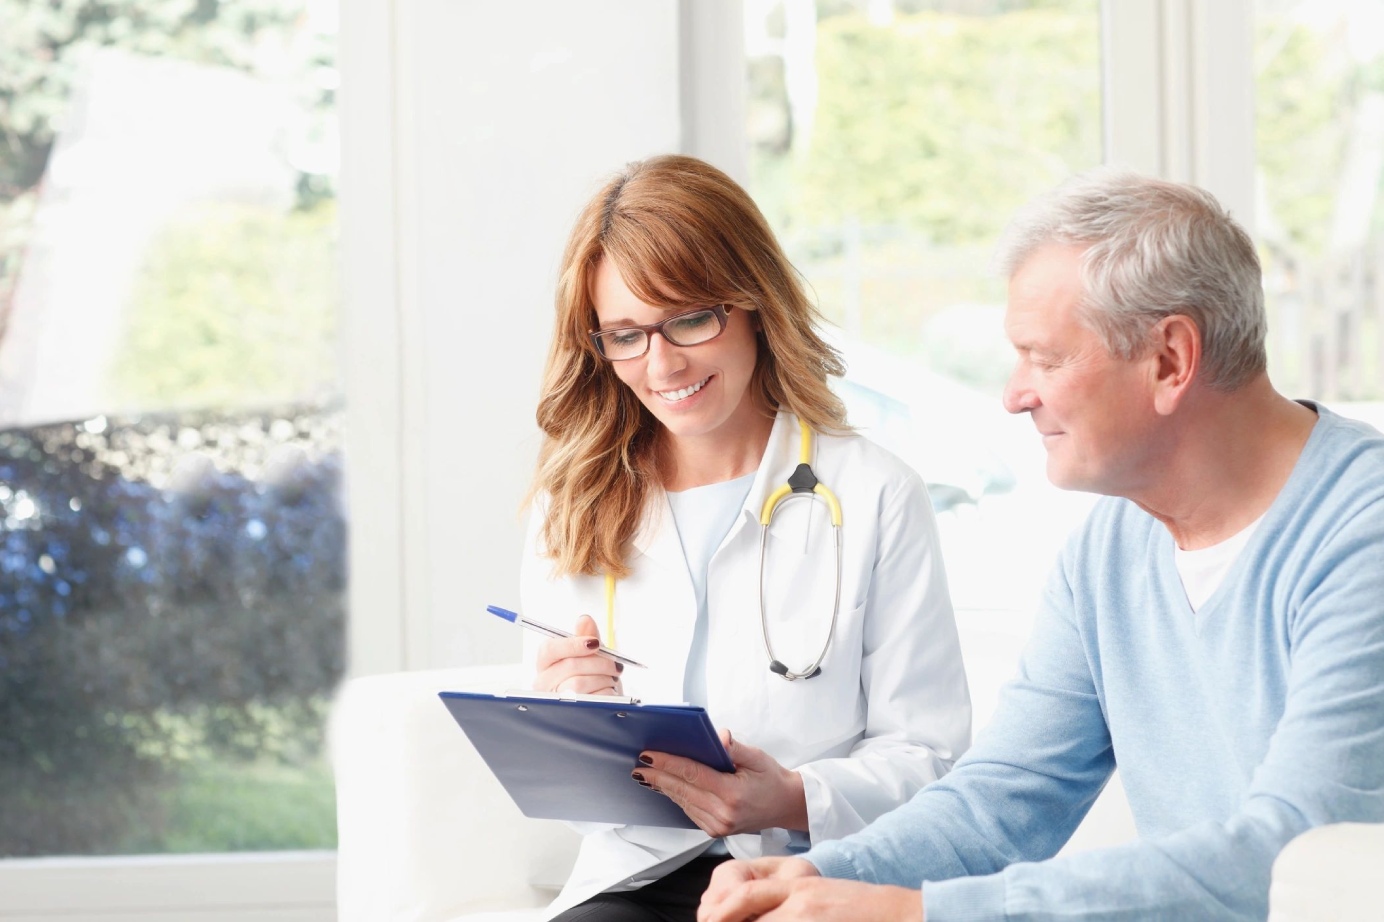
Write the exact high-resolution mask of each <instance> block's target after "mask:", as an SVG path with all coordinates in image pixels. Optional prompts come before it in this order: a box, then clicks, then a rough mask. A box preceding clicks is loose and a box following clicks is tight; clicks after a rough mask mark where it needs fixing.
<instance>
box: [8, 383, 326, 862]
mask: <svg viewBox="0 0 1384 922" xmlns="http://www.w3.org/2000/svg"><path fill="white" fill-rule="evenodd" d="M341 416H342V414H341V412H340V408H339V407H311V406H294V407H282V408H277V409H275V410H273V411H265V412H246V413H234V412H223V413H203V414H188V413H180V414H177V415H165V416H152V415H151V416H140V417H133V418H127V419H120V418H106V417H97V418H94V419H89V420H81V421H75V422H70V423H61V424H53V425H44V426H37V427H30V428H13V429H7V430H0V856H32V855H54V854H88V855H92V854H125V853H131V852H138V851H178V850H213V849H222V848H225V849H235V848H248V849H256V848H279V847H291V846H293V845H298V846H301V847H328V848H330V847H332V846H333V845H334V831H333V830H334V827H332V828H329V829H328V830H327V831H326V832H322V831H320V830H319V831H317V832H310V833H305V834H301V835H303V836H306V839H307V841H298V840H295V839H293V835H294V834H297V833H294V834H288V840H287V841H285V840H277V839H275V835H276V834H275V833H272V832H271V833H263V832H261V833H251V834H246V835H241V834H239V833H232V834H229V835H223V836H222V838H221V839H219V840H218V841H216V842H213V843H212V844H211V845H208V844H207V843H206V842H205V841H202V840H200V839H198V838H197V837H196V836H193V837H192V838H191V839H189V838H188V837H187V836H186V835H183V836H182V837H181V838H180V837H179V835H180V834H179V830H178V828H177V827H178V826H179V824H180V823H186V822H188V821H187V820H186V818H185V817H183V818H182V819H180V816H181V815H182V813H185V812H186V810H185V807H186V804H185V801H186V800H187V799H188V798H187V797H182V799H181V800H180V799H179V798H180V796H181V795H179V793H178V792H179V791H181V790H185V789H186V788H187V787H188V786H189V785H190V784H192V780H195V778H194V776H196V777H201V778H202V779H203V780H204V781H205V779H206V778H207V777H212V778H222V777H227V776H224V775H211V776H208V775H207V771H208V770H209V768H210V769H215V770H222V769H223V768H224V767H225V766H236V765H242V764H243V765H249V764H256V765H261V766H262V765H265V764H272V765H281V766H290V767H291V766H296V765H302V764H305V763H308V762H313V761H316V762H318V763H320V762H321V761H322V759H321V749H322V736H323V724H324V714H325V710H326V705H327V701H328V700H329V698H330V695H331V693H332V691H333V689H334V688H335V687H336V685H337V683H338V682H339V681H340V680H341V678H342V675H343V668H344V655H345V649H344V647H345V616H346V595H345V589H346V557H345V552H346V521H345V515H344V500H343V496H342V493H341V486H342V484H341V480H342V461H341V446H340V423H341ZM199 773H200V774H199ZM321 778H322V779H326V783H325V785H324V784H322V783H319V784H317V785H316V787H317V788H322V787H324V786H325V787H327V788H328V790H327V791H326V793H325V794H324V795H322V796H323V797H324V798H325V802H326V803H328V804H329V802H330V789H329V778H328V777H327V775H326V772H325V769H322V771H321ZM319 780H320V779H319ZM224 784H225V782H224V781H213V782H212V783H211V786H212V787H216V786H217V785H224ZM238 796H239V795H238ZM280 799H281V800H282V799H283V798H280ZM237 803H239V801H237ZM288 806H291V805H288ZM236 809H241V810H244V811H245V812H246V813H247V814H249V813H255V812H264V811H266V810H269V811H271V812H272V810H273V809H278V808H277V807H266V806H264V805H263V803H258V804H257V803H256V802H253V801H252V802H250V803H246V804H245V805H244V806H243V807H240V808H236ZM323 809H325V810H328V811H329V807H326V808H323ZM226 812H236V810H235V809H232V810H228V811H226ZM319 812H321V811H319ZM259 819H260V820H262V819H263V818H262V817H260V818H259ZM319 819H320V818H319ZM222 820H228V821H229V822H230V825H231V826H234V825H236V824H235V817H229V818H228V817H220V818H218V819H217V823H220V822H221V821H222ZM197 822H198V823H200V824H202V825H207V824H208V821H207V820H206V818H205V816H204V817H203V818H202V819H200V820H198V821H197ZM326 822H327V823H330V818H329V817H328V819H327V820H326ZM257 836H258V838H257ZM314 837H315V839H316V840H314ZM324 838H325V839H327V840H328V841H320V840H321V839H324ZM180 842H182V843H184V844H182V845H180V844H179V843H180Z"/></svg>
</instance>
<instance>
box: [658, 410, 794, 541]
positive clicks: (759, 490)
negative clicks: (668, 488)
mask: <svg viewBox="0 0 1384 922" xmlns="http://www.w3.org/2000/svg"><path fill="white" fill-rule="evenodd" d="M799 444H800V435H799V429H798V418H797V417H796V416H794V415H793V414H792V413H789V412H788V411H787V410H779V411H778V414H777V415H776V416H775V417H774V426H773V428H772V429H770V430H769V441H768V442H767V443H766V444H765V446H764V457H763V458H761V459H760V461H759V468H758V470H756V471H755V476H754V483H752V484H751V485H750V492H749V493H748V494H747V495H746V497H745V506H744V508H743V509H742V510H741V513H740V517H739V518H738V519H737V520H736V524H735V525H734V526H733V527H732V528H731V531H730V534H729V535H727V540H729V539H730V538H732V537H734V536H735V535H736V534H737V533H738V532H739V531H740V530H741V529H743V528H745V527H748V526H757V525H758V524H759V513H760V510H762V509H763V508H764V501H765V500H767V499H768V498H769V494H770V493H772V492H773V491H774V489H775V488H776V487H778V485H779V484H781V483H784V482H785V481H787V479H788V476H789V475H790V474H792V473H793V469H794V468H795V467H797V464H798V450H799ZM812 448H813V455H814V457H813V461H814V462H815V461H816V457H815V455H816V450H817V441H816V439H814V440H813V445H812ZM631 543H632V544H633V545H634V548H635V550H636V551H637V552H638V553H640V554H643V555H644V556H646V557H650V558H652V559H654V560H660V561H663V560H677V559H681V558H682V542H681V540H679V538H678V532H677V528H676V527H674V525H673V509H672V507H671V506H670V505H669V504H668V494H666V493H664V492H663V490H662V489H660V490H658V494H657V498H656V499H653V500H652V501H651V502H650V503H649V512H648V513H646V514H645V515H644V518H643V519H642V520H641V521H640V523H639V528H638V530H637V531H636V532H635V534H634V538H633V539H632V540H631Z"/></svg>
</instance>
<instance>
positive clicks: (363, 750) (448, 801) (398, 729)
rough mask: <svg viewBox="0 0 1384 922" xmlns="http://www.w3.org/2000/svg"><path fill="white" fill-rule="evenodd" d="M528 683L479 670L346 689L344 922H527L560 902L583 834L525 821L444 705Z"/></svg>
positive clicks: (338, 732)
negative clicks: (461, 695)
mask: <svg viewBox="0 0 1384 922" xmlns="http://www.w3.org/2000/svg"><path fill="white" fill-rule="evenodd" d="M522 675H523V674H522V671H521V667H519V666H518V665H517V664H516V665H507V666H486V667H470V668H464V669H442V670H433V671H427V672H408V673H392V674H389V675H380V676H369V677H366V678H361V679H355V680H352V681H350V682H347V683H345V685H344V686H343V687H342V689H341V691H340V692H339V694H338V696H337V700H336V702H335V704H334V706H333V710H332V719H331V728H330V742H331V753H332V763H333V770H334V773H335V776H336V789H337V841H338V845H337V912H338V919H339V920H340V922H393V920H408V922H445V920H454V919H459V918H461V917H462V916H466V917H467V920H468V922H480V920H482V919H484V920H492V922H501V920H504V922H523V920H527V919H536V918H538V913H536V912H530V913H517V914H516V913H515V912H514V910H523V909H529V910H532V909H534V908H535V907H542V906H544V905H546V904H547V903H548V902H550V901H551V900H552V898H553V897H554V896H555V895H556V893H557V891H558V890H559V889H560V888H561V886H562V884H563V882H564V881H565V880H566V879H567V875H568V873H569V872H570V870H571V866H572V862H573V860H574V859H575V856H576V848H577V843H578V837H577V835H576V834H575V833H574V832H572V831H571V830H570V829H568V828H567V827H566V826H564V825H562V824H561V823H556V822H551V821H547V820H532V819H528V818H527V817H525V816H524V815H523V814H521V813H520V812H519V810H518V808H517V807H515V806H514V802H513V801H512V800H510V798H509V795H508V794H506V793H505V791H504V789H503V788H502V787H501V786H500V784H499V782H498V781H496V780H495V778H494V776H493V775H492V774H491V773H490V770H489V769H488V768H487V767H486V766H485V763H484V762H483V761H482V760H481V758H480V756H479V755H477V754H476V751H475V750H474V749H473V748H472V747H471V744H470V742H469V741H468V740H467V739H466V735H465V734H464V733H462V732H461V729H460V728H459V727H458V726H457V725H456V722H455V721H453V720H452V717H451V715H450V714H449V713H448V712H447V709H446V707H444V706H443V704H442V702H441V701H440V700H438V697H437V693H438V692H439V691H444V690H466V691H488V692H499V691H504V690H506V689H509V688H516V687H519V686H520V685H521V683H522ZM468 913H472V914H474V913H483V914H482V915H469V916H468V915H467V914H468Z"/></svg>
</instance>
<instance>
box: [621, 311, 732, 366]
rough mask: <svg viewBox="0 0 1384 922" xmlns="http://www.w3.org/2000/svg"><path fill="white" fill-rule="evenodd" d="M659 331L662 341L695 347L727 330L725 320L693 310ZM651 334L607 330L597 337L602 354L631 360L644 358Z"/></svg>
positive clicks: (673, 319)
mask: <svg viewBox="0 0 1384 922" xmlns="http://www.w3.org/2000/svg"><path fill="white" fill-rule="evenodd" d="M656 326H657V329H658V331H659V332H661V333H662V334H663V338H664V339H666V340H668V342H670V343H672V344H673V345H675V346H696V345H700V344H701V343H704V342H707V341H708V340H711V339H715V338H716V337H717V336H719V335H720V333H721V330H722V329H724V328H725V321H724V320H722V319H721V315H720V314H718V313H717V312H716V311H714V310H710V309H708V310H702V311H691V312H689V313H686V314H679V315H678V316H676V317H669V318H668V319H667V320H665V321H663V322H662V323H661V324H657V325H656ZM649 336H650V333H649V331H647V330H640V329H633V328H632V329H627V330H606V331H604V332H601V333H597V334H596V338H597V340H598V341H599V342H600V346H601V353H602V354H603V355H604V356H605V357H606V358H608V359H617V360H618V359H632V358H637V357H639V356H641V355H643V354H644V353H645V352H646V351H648V348H649Z"/></svg>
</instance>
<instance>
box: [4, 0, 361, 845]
mask: <svg viewBox="0 0 1384 922" xmlns="http://www.w3.org/2000/svg"><path fill="white" fill-rule="evenodd" d="M0 19H3V21H4V23H5V40H4V43H3V46H0V55H3V56H4V64H3V66H0V100H3V105H0V135H3V137H4V143H0V227H3V235H2V236H0V789H3V790H4V791H5V796H4V798H3V799H0V857H29V856H51V855H68V856H72V855H79V856H80V855H88V856H99V855H126V854H134V853H142V854H169V853H186V852H227V851H256V850H279V849H318V848H331V847H332V846H333V845H334V843H335V818H334V817H335V813H334V804H333V797H332V788H331V781H330V776H329V772H328V769H327V766H326V763H325V760H324V757H323V753H322V736H323V722H324V714H325V709H326V702H327V696H328V695H329V694H330V692H331V690H332V689H333V688H334V687H335V685H336V683H337V681H338V680H339V678H340V676H341V674H342V670H343V663H344V638H345V614H346V612H345V599H346V596H345V589H346V574H345V556H344V555H345V537H346V517H345V510H344V508H343V504H342V500H341V493H340V489H341V479H342V456H341V435H340V430H341V424H342V409H343V408H342V400H341V384H340V373H339V369H338V360H337V347H336V325H337V316H336V315H337V301H338V294H337V282H336V272H337V265H336V256H335V239H336V211H335V193H334V183H333V177H334V174H335V159H336V141H335V136H334V134H335V133H334V120H333V103H334V88H335V69H334V64H333V58H334V53H335V38H334V33H335V22H334V19H335V7H334V6H333V5H331V4H327V3H323V2H318V0H283V2H281V3H278V4H254V5H243V4H242V5H237V4H221V5H217V4H211V5H207V4H185V3H172V2H163V3H138V4H135V3H114V4H111V3H102V4H97V3H75V4H65V5H62V6H61V7H53V6H52V5H50V4H38V5H35V4H23V3H18V4H16V3H13V2H9V0H0Z"/></svg>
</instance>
